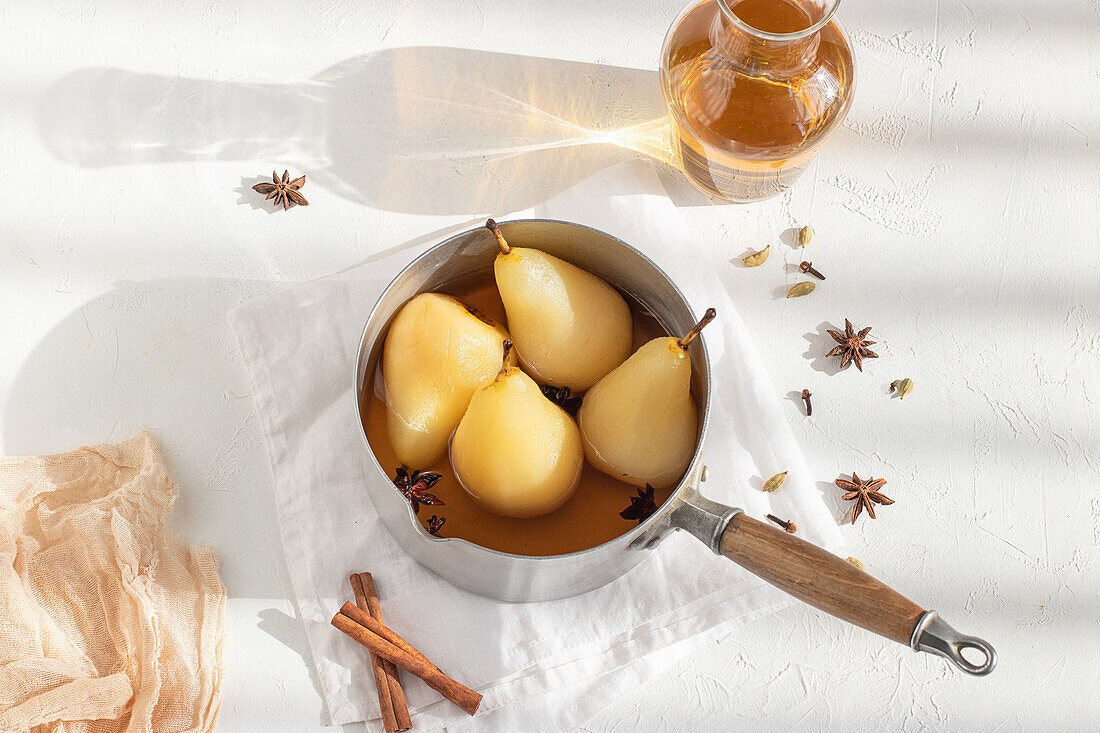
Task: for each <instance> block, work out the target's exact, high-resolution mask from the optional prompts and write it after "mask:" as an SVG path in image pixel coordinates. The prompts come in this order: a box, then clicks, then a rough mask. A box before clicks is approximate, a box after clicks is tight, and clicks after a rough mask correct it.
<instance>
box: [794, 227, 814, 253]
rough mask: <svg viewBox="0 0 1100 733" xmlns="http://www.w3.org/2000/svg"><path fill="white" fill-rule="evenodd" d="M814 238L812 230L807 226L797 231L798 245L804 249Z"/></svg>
mask: <svg viewBox="0 0 1100 733" xmlns="http://www.w3.org/2000/svg"><path fill="white" fill-rule="evenodd" d="M813 238H814V230H813V229H811V228H810V226H809V225H808V224H807V225H806V226H804V227H802V228H801V229H799V230H798V243H799V244H801V245H802V246H803V247H805V246H806V245H807V244H809V243H810V240H811V239H813Z"/></svg>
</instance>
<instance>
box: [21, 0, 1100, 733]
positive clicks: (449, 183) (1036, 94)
mask: <svg viewBox="0 0 1100 733" xmlns="http://www.w3.org/2000/svg"><path fill="white" fill-rule="evenodd" d="M678 5H679V2H675V1H673V2H670V1H668V0H664V1H662V2H655V1H654V0H642V1H641V2H639V1H638V0H633V1H627V0H610V1H609V2H604V3H591V2H577V1H573V0H570V1H569V2H558V3H533V2H528V3H516V2H507V1H505V0H483V1H482V2H467V1H465V0H460V1H458V2H452V3H447V4H442V3H411V2H403V3H382V2H373V3H370V2H360V3H352V2H347V3H337V2H311V3H293V2H263V3H260V2H240V3H221V4H219V3H214V2H207V3H190V4H188V3H180V2H150V3H142V4H137V3H126V2H121V1H119V2H115V3H90V2H67V3H66V2H53V1H46V2H41V3H30V2H22V3H18V2H0V26H2V27H3V28H4V30H5V43H4V44H3V46H2V47H0V59H2V64H0V68H3V70H4V71H3V74H2V76H0V159H2V160H3V170H2V172H0V200H2V201H3V206H2V211H3V214H2V219H0V221H2V223H3V231H2V236H0V308H2V310H0V313H2V314H3V315H2V317H0V343H2V346H3V348H2V349H0V416H2V417H0V420H2V432H0V449H2V452H3V453H6V454H22V453H45V452H53V451H60V450H64V449H69V448H72V447H75V446H78V445H80V444H84V443H93V442H99V441H108V440H116V439H119V438H122V437H124V436H125V435H127V434H129V433H131V432H132V431H134V430H136V429H138V428H140V427H149V428H151V429H153V430H154V431H155V433H156V435H157V437H158V439H159V440H160V441H161V443H162V446H163V448H164V451H165V455H166V458H167V460H168V463H169V467H170V469H171V471H172V474H173V476H174V477H175V479H176V480H177V481H178V483H179V484H180V486H181V492H182V493H181V497H180V500H179V502H178V504H177V508H176V513H175V516H174V526H175V529H176V530H177V531H178V532H180V533H181V534H182V535H183V536H185V537H186V538H188V539H189V540H191V541H194V542H200V543H208V544H210V545H212V546H213V547H214V548H215V550H216V551H217V552H218V554H219V556H220V558H221V567H222V573H223V578H224V580H225V582H226V585H227V586H228V589H229V593H230V601H229V608H230V615H231V629H230V634H231V638H230V646H229V650H228V660H227V663H228V674H227V688H226V694H225V699H224V702H223V706H222V718H221V723H220V728H219V729H220V730H222V731H228V732H233V731H253V730H265V731H304V730H314V729H320V728H321V727H322V726H323V725H324V720H325V715H324V712H323V710H322V706H321V702H320V698H319V697H318V694H317V692H316V688H315V685H314V682H313V680H311V678H310V673H309V671H308V666H307V661H306V659H305V657H304V655H306V654H307V651H306V649H305V641H304V637H303V635H302V633H301V631H300V629H299V627H298V625H297V622H296V620H295V619H294V611H293V607H292V605H291V603H290V602H288V601H287V583H286V580H285V569H284V563H283V560H282V555H281V550H280V548H279V545H278V540H277V537H276V532H275V528H274V525H273V516H272V513H271V509H270V503H271V502H270V490H271V489H270V481H271V478H270V475H269V470H268V468H267V465H266V457H265V455H264V452H263V447H262V445H261V443H260V439H259V435H258V431H257V425H256V420H255V418H254V417H253V415H252V413H251V410H252V407H251V403H250V400H249V395H248V388H247V385H246V382H245V379H244V376H243V372H242V371H241V369H240V367H239V365H238V361H237V359H238V357H237V354H236V347H235V344H234V342H233V338H232V335H231V334H230V332H229V330H228V327H227V325H226V320H225V314H226V311H227V310H228V309H229V308H231V307H233V306H234V305H236V304H238V303H241V302H243V301H244V300H246V299H249V298H252V297H254V296H256V295H260V294H263V293H267V292H272V291H274V290H277V289H278V288H280V287H282V286H283V284H284V283H287V282H293V281H300V280H304V279H309V278H315V277H320V276H323V275H326V274H328V273H331V272H333V271H336V270H340V269H343V268H346V267H349V266H352V265H354V264H356V263H359V262H361V261H363V260H365V259H367V258H369V257H371V256H372V255H373V254H375V253H377V252H379V251H383V250H387V249H389V248H392V247H395V246H398V245H400V244H402V243H405V242H408V241H410V240H417V241H428V240H431V239H435V238H438V237H439V236H441V235H444V234H447V233H450V232H453V231H457V230H458V229H460V228H464V227H466V226H468V225H469V224H471V223H472V222H475V221H480V220H481V219H483V218H484V217H485V215H487V214H499V213H500V212H504V211H508V210H512V209H515V208H519V207H522V206H526V205H529V204H532V203H535V202H537V201H540V200H543V199H545V198H546V197H548V196H549V195H551V194H553V193H555V192H557V191H559V190H562V189H564V188H565V187H568V186H569V185H570V184H571V183H573V182H575V181H576V180H579V179H580V178H582V177H583V176H584V175H586V174H588V173H591V172H594V171H596V170H599V169H601V168H604V167H606V166H608V165H611V164H613V163H615V162H618V161H620V160H625V159H627V158H629V157H630V155H631V154H629V153H627V152H626V151H622V150H619V149H617V148H613V147H610V146H608V145H585V144H582V143H585V142H591V136H590V135H586V131H585V128H587V127H595V126H596V125H597V124H598V123H601V122H602V123H607V122H608V121H610V123H611V124H612V126H616V127H623V126H627V125H630V124H634V123H637V122H642V121H644V120H646V119H649V118H651V117H654V116H656V115H657V114H659V110H660V98H659V94H658V92H657V82H656V77H655V74H654V73H653V71H652V69H654V68H655V66H656V60H657V54H658V50H659V47H660V44H661V40H662V38H663V35H664V32H665V30H666V28H667V26H668V25H669V23H670V22H671V21H672V19H673V18H674V16H675V15H676V13H677V11H678V10H679V8H678ZM417 6H419V7H417ZM433 6H434V9H430V8H432V7H433ZM840 17H841V20H842V22H843V23H844V25H845V27H846V28H847V30H848V31H849V33H850V34H851V37H852V39H853V43H854V47H855V52H856V55H857V65H858V70H857V71H858V77H859V81H858V89H857V96H856V101H855V104H854V106H853V108H852V111H851V115H850V117H849V120H848V122H847V124H846V127H845V129H844V130H843V131H842V132H840V133H839V134H838V135H837V136H836V137H835V138H834V140H833V141H832V142H831V144H830V145H829V146H828V147H827V149H826V151H825V153H824V154H823V155H822V157H821V158H820V159H819V161H818V163H816V164H815V165H814V166H813V167H812V168H811V169H810V171H809V172H808V173H807V175H806V176H805V178H804V179H803V181H802V182H801V183H800V184H799V185H798V186H797V187H796V189H795V190H794V191H793V193H792V194H791V195H789V196H787V197H784V198H783V199H780V200H775V201H770V202H766V203H763V204H757V205H752V206H742V207H732V206H726V207H706V206H698V205H696V203H697V202H695V201H694V199H693V197H691V196H690V195H688V194H687V193H685V192H683V191H679V192H677V189H676V187H675V186H674V185H673V186H672V188H673V195H674V198H675V199H676V200H678V201H679V202H681V203H683V205H684V212H685V215H686V217H687V220H688V221H689V222H690V225H691V227H692V230H693V232H694V233H695V234H696V235H697V236H698V237H699V238H700V239H701V240H702V241H704V242H706V243H707V245H708V246H709V248H710V251H711V252H712V255H713V262H712V263H710V264H711V265H712V266H714V267H716V268H718V270H719V271H720V272H721V274H722V276H723V278H724V280H725V281H726V282H727V284H728V286H729V287H730V289H731V292H732V293H733V294H734V297H735V300H736V301H737V303H738V306H739V308H740V311H741V315H742V317H743V318H744V320H745V322H746V323H747V325H748V327H749V329H750V331H751V332H752V333H753V334H754V336H755V338H756V339H757V340H758V344H759V346H760V348H761V351H762V353H763V357H764V360H765V363H766V364H767V365H768V366H769V368H770V369H771V371H772V374H773V378H774V383H775V386H776V389H777V390H780V391H781V392H782V393H784V394H786V395H787V396H788V397H789V402H788V404H789V418H790V421H791V423H792V425H793V426H794V429H795V432H796V435H797V437H798V438H799V440H800V441H801V444H802V446H803V449H804V451H805V453H806V456H807V459H808V462H809V464H810V466H811V467H812V468H814V469H815V470H816V472H817V473H818V474H819V476H820V480H821V484H820V485H821V487H822V489H823V491H825V493H826V494H827V496H829V497H830V499H829V500H830V501H831V502H832V504H831V506H832V507H833V509H834V510H835V513H836V515H837V517H838V521H840V520H841V519H842V516H841V515H842V512H843V511H844V510H845V509H846V506H842V505H841V504H842V503H841V502H839V501H836V500H835V499H836V496H837V493H838V492H836V491H835V489H832V488H830V486H831V484H830V483H829V482H831V481H832V479H834V478H836V477H837V476H838V475H839V474H841V473H849V472H851V471H853V470H854V471H856V472H858V473H860V474H873V475H875V476H880V475H881V476H885V477H886V478H887V479H888V480H889V483H888V485H887V487H886V491H887V493H888V494H889V495H890V496H892V497H893V498H895V499H896V500H897V504H895V505H894V506H891V507H886V508H884V509H883V510H882V511H881V512H880V514H879V517H880V518H879V520H878V521H874V522H872V521H863V520H861V521H860V522H859V523H857V524H856V526H854V527H848V526H845V527H844V528H843V532H844V534H845V536H846V537H847V539H848V541H849V543H850V550H849V551H850V552H851V554H853V555H855V556H857V557H859V558H861V559H862V560H863V561H864V563H866V565H867V567H868V569H869V570H870V571H871V572H872V573H874V574H876V575H878V576H879V577H881V578H883V579H885V580H886V581H887V582H889V583H891V584H893V585H895V586H896V587H898V588H899V589H900V590H902V591H904V592H906V593H907V594H909V595H911V597H913V598H914V599H916V600H918V601H920V602H923V603H925V604H928V605H931V606H933V607H935V608H937V609H939V610H940V611H941V612H942V613H943V615H945V616H946V617H947V618H948V619H949V620H950V621H951V622H952V623H953V624H954V625H955V626H956V627H958V628H959V629H960V630H961V631H964V632H971V633H975V634H979V635H981V636H984V637H986V638H988V639H989V640H991V641H992V642H993V643H994V644H995V645H996V646H997V647H998V650H999V652H1000V655H1001V659H1000V666H999V668H998V669H997V670H996V671H995V672H994V674H993V675H992V676H990V677H989V678H985V679H972V678H967V677H965V676H963V675H961V674H959V673H955V672H952V671H950V670H949V669H947V667H946V666H945V664H944V663H942V662H941V661H940V660H937V659H935V658H931V657H929V656H927V655H915V654H912V653H911V652H908V651H906V650H905V649H902V648H900V647H897V646H896V645H893V644H891V643H889V642H885V641H882V640H880V639H878V638H876V637H873V636H872V635H870V634H868V633H865V632H862V631H859V630H853V629H851V628H847V627H845V626H844V625H842V624H840V623H839V622H835V621H833V620H831V619H829V618H827V617H825V616H822V615H820V614H818V613H816V612H814V611H811V610H809V609H806V608H804V607H792V608H789V609H788V610H786V611H784V612H781V613H779V614H776V615H773V616H769V617H766V618H764V619H761V620H759V621H756V622H754V623H751V624H749V625H748V626H746V627H745V628H744V629H742V630H741V631H739V632H738V633H737V634H736V635H731V636H727V637H725V638H715V639H713V641H712V643H708V644H706V645H705V648H704V649H702V650H700V652H699V653H698V654H697V655H695V656H693V657H692V658H690V659H686V660H684V661H683V662H682V663H681V664H679V665H678V666H677V667H676V668H674V669H673V670H671V671H670V672H669V673H667V674H665V675H664V676H663V677H661V678H660V679H657V680H654V681H653V682H652V683H650V684H649V685H647V686H646V687H645V688H644V689H639V690H638V691H637V692H636V693H635V694H633V695H631V696H629V697H627V698H626V699H622V700H617V701H608V702H609V703H611V705H610V707H609V708H608V709H607V710H606V711H605V712H604V713H602V714H600V715H598V716H597V717H596V718H595V719H593V720H591V721H590V722H589V723H588V724H587V726H586V729H587V730H589V731H593V732H595V731H600V732H603V731H633V730H678V729H684V728H687V727H691V728H693V729H695V730H729V729H731V728H744V729H749V730H790V729H807V730H817V729H830V730H916V729H921V728H933V729H952V730H960V729H977V730H1000V731H1009V730H1040V729H1060V730H1079V729H1081V730H1085V729H1091V730H1095V729H1097V727H1100V696H1097V695H1096V694H1095V689H1096V688H1097V685H1100V667H1098V666H1097V660H1098V659H1100V591H1098V589H1100V562H1098V557H1097V556H1098V551H1097V546H1098V545H1100V435H1098V429H1097V422H1098V419H1097V418H1098V417H1100V414H1098V410H1097V404H1098V403H1100V395H1098V393H1097V385H1098V384H1100V285H1098V282H1100V281H1098V273H1100V235H1098V231H1100V230H1098V227H1097V219H1096V217H1097V208H1098V206H1097V204H1098V202H1100V184H1098V177H1100V155H1098V151H1100V45H1098V42H1097V38H1098V37H1100V6H1098V5H1097V2H1096V1H1095V0H1056V1H1054V2H1049V3H1036V2H1023V1H1022V0H997V1H994V0H968V1H967V2H963V1H962V0H937V1H936V2H918V1H917V0H906V1H905V2H902V3H885V2H875V1H873V0H846V1H845V3H844V6H843V7H842V9H841V13H840ZM479 104H494V105H497V106H498V108H500V109H510V110H513V111H514V114H513V115H510V116H509V115H504V116H503V120H504V121H503V122H501V121H500V120H501V119H502V116H501V115H496V116H494V119H495V120H497V121H496V122H494V123H493V124H491V125H490V124H486V123H485V122H484V121H483V118H482V117H481V116H480V115H479V114H478V111H477V110H478V107H477V105H479ZM608 110H610V111H608ZM561 140H567V141H569V142H568V143H567V144H566V146H565V147H562V145H561V143H560V141H561ZM272 167H277V168H278V169H279V170H280V171H282V169H283V168H290V169H291V171H292V173H297V172H304V173H306V174H307V175H308V176H309V183H308V185H307V187H306V189H305V190H304V193H305V194H306V195H307V196H308V198H309V199H310V202H311V206H310V207H309V208H308V209H300V210H292V211H290V212H288V213H283V212H282V211H279V212H278V213H272V211H271V210H270V209H267V208H264V207H261V206H260V204H259V202H258V200H257V197H256V196H255V195H253V194H252V193H251V192H250V191H249V190H248V188H249V186H251V185H252V184H253V183H255V182H256V181H258V180H259V177H260V176H262V175H263V174H264V173H265V172H266V171H269V170H270V169H271V168H272ZM669 180H670V181H671V182H672V183H673V184H674V180H673V178H671V177H670V178H669ZM805 222H810V223H812V225H813V226H814V228H815V229H816V230H817V232H818V235H817V237H816V238H815V240H814V242H813V244H812V245H811V246H810V249H809V250H808V257H810V258H811V259H812V260H813V261H814V264H815V266H817V267H818V268H819V269H820V270H822V271H824V272H825V273H826V275H827V276H828V281H827V283H826V284H825V285H824V286H822V287H821V288H819V289H818V291H817V292H816V293H814V294H813V295H812V296H811V297H808V298H803V299H800V300H794V301H786V300H784V299H783V298H782V294H783V293H784V292H785V290H786V288H787V287H788V286H789V285H790V284H792V283H793V282H795V281H796V278H795V276H794V275H793V274H791V272H790V270H792V269H793V268H792V267H790V265H797V262H798V261H799V259H800V257H799V254H798V253H796V252H795V251H794V250H793V249H792V248H790V247H787V246H784V247H781V248H779V250H778V252H776V253H775V254H773V257H772V260H773V261H772V262H769V263H768V267H767V268H761V270H746V269H744V268H742V267H740V265H739V260H740V257H741V256H743V255H744V254H745V253H746V252H747V251H748V250H749V249H750V248H752V249H755V248H758V247H759V246H761V245H762V244H764V243H767V242H776V241H777V239H779V238H789V237H790V233H791V232H790V228H791V227H792V226H794V225H796V224H802V223H805ZM786 241H789V239H787V240H786ZM776 254H778V255H779V258H781V259H782V260H783V261H785V262H786V263H788V266H787V267H786V270H787V271H786V272H784V268H782V267H780V265H779V263H778V262H776V259H777V257H776ZM845 317H849V318H851V319H852V320H853V322H854V323H855V324H856V325H857V326H864V325H873V326H874V332H873V334H874V336H877V337H878V340H879V341H880V344H881V348H879V349H878V350H879V353H880V354H881V356H882V358H880V359H878V360H876V361H872V362H869V363H868V365H867V368H866V370H865V372H864V373H862V374H860V373H858V372H855V371H853V370H851V369H849V370H846V371H845V372H842V373H839V374H838V373H835V369H834V367H833V365H832V362H831V360H826V359H825V358H824V357H823V354H824V352H825V351H826V350H827V348H828V346H829V338H828V336H827V335H825V333H824V329H825V328H826V326H827V324H832V326H837V325H843V320H844V318H845ZM905 376H909V377H912V378H913V379H914V381H915V383H916V389H915V391H914V393H913V395H912V396H911V397H910V398H908V399H906V400H905V402H904V403H902V402H899V401H898V400H896V399H890V397H889V395H888V393H887V387H888V385H889V383H890V382H891V381H892V380H894V379H898V378H901V377H905ZM803 387H809V388H810V389H811V391H812V392H813V393H814V403H815V411H814V415H813V417H812V418H805V417H803V416H802V413H801V410H800V406H801V402H800V401H799V400H797V399H796V398H795V396H794V395H795V393H796V392H797V391H799V390H801V389H802V388H803ZM349 728H358V727H357V726H349Z"/></svg>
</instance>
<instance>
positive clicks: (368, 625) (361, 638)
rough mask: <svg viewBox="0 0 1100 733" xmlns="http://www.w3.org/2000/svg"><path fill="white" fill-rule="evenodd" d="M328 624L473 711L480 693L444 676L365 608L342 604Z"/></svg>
mask: <svg viewBox="0 0 1100 733" xmlns="http://www.w3.org/2000/svg"><path fill="white" fill-rule="evenodd" d="M332 625H333V626H335V627H336V628H337V629H339V630H340V631H342V632H344V633H345V634H347V635H348V636H350V637H351V638H352V639H355V640H356V641H357V642H359V643H360V644H362V645H363V646H365V647H366V648H367V649H369V650H370V651H372V652H374V653H375V654H377V655H378V656H380V657H382V658H383V659H388V660H389V661H391V662H393V663H394V664H396V665H397V666H398V667H400V668H401V669H403V670H405V671H406V672H409V673H410V674H414V675H416V676H417V677H419V678H420V679H422V680H424V683H425V684H426V685H428V687H431V688H432V689H433V690H436V691H437V692H439V694H441V695H443V697H445V698H447V699H448V700H450V701H451V702H453V703H454V704H455V705H457V706H458V707H460V708H462V709H463V710H465V711H466V712H467V713H468V714H470V715H473V714H474V713H476V712H477V708H478V706H479V705H480V704H481V695H479V694H478V693H477V692H475V691H474V690H471V689H470V688H469V687H466V685H463V684H462V683H461V682H457V681H455V680H454V679H451V678H450V677H448V676H447V675H446V674H444V673H443V672H442V671H441V670H440V669H439V667H437V666H435V665H434V664H432V662H431V661H429V660H428V658H427V657H425V656H424V655H423V654H422V653H420V652H419V651H417V649H416V648H415V647H413V646H412V644H409V642H407V641H405V640H404V639H403V638H401V637H400V636H399V635H398V634H397V633H395V632H394V631H392V630H391V629H389V628H388V627H386V626H384V625H383V624H380V623H378V622H377V621H375V620H374V619H373V618H371V617H370V615H369V614H367V612H366V611H361V610H359V608H358V607H356V606H355V605H354V604H351V603H345V604H344V605H343V606H342V607H341V608H340V611H339V612H338V613H337V614H336V615H335V616H333V617H332Z"/></svg>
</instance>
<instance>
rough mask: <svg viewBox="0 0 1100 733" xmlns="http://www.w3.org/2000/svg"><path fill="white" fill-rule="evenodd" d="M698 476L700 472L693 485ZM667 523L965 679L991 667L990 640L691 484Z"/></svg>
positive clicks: (993, 657)
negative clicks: (975, 657)
mask: <svg viewBox="0 0 1100 733" xmlns="http://www.w3.org/2000/svg"><path fill="white" fill-rule="evenodd" d="M705 475H706V471H705V469H704V470H703V471H702V473H701V474H700V477H699V481H704V480H705ZM668 525H669V526H670V527H673V528H676V529H683V530H686V531H687V532H689V533H690V534H692V535H694V536H695V537H696V538H698V539H699V540H700V541H702V542H703V543H704V544H706V545H707V546H708V547H710V548H711V550H713V551H714V552H715V553H717V554H719V555H725V556H726V557H728V558H729V559H730V560H733V561H734V562H735V563H737V564H738V565H740V566H741V567H743V568H745V569H746V570H748V571H749V572H750V573H752V574H753V575H756V576H759V577H761V578H763V579H764V580H766V581H768V582H769V583H771V584H772V585H774V586H776V587H777V588H780V589H781V590H784V591H786V592H787V593H790V594H791V595H792V596H794V597H795V598H797V599H798V600H800V601H804V602H805V603H808V604H810V605H811V606H814V607H816V608H820V609H821V610H822V611H825V612H826V613H829V614H832V615H833V616H836V617H837V618H840V619H843V620H845V621H848V622H849V623H853V624H855V625H856V626H862V627H863V628H865V629H867V630H868V631H873V632H875V633H876V634H879V635H881V636H885V637H886V638H887V639H893V640H894V641H896V642H899V643H901V644H907V645H908V646H910V647H912V648H913V649H914V650H915V651H918V652H931V653H932V654H938V655H939V656H941V657H944V658H946V659H948V660H950V661H951V662H952V663H954V664H955V666H957V667H958V668H959V669H961V670H963V671H964V672H967V673H968V674H973V675H985V674H989V673H990V672H992V671H993V667H994V666H995V665H996V664H997V653H996V652H995V651H994V650H993V647H992V646H990V645H989V642H987V641H985V640H983V639H979V638H977V637H974V636H963V635H962V634H960V633H958V632H957V631H955V630H954V629H953V628H951V626H949V625H948V624H947V623H946V622H945V621H944V620H943V619H941V618H940V617H939V616H937V615H936V613H935V612H934V611H927V610H925V609H923V608H921V607H920V606H918V605H917V604H916V603H913V602H912V601H911V600H909V599H908V598H906V597H905V596H903V595H902V594H900V593H898V592H897V591H896V590H894V589H893V588H890V587H889V586H887V585H886V584H884V583H881V582H879V581H878V580H875V579H874V578H872V577H871V576H870V575H868V574H867V573H865V572H863V571H862V570H860V569H859V568H857V567H856V566H854V565H852V564H851V563H849V562H847V561H845V560H842V559H840V558H839V557H837V556H836V555H834V554H832V553H830V552H826V551H825V550H823V549H821V548H820V547H818V546H817V545H813V544H811V543H809V542H806V541H805V540H802V539H799V538H798V537H795V536H794V535H793V534H789V533H787V532H783V531H780V530H779V529H777V528H776V527H773V526H771V525H770V524H765V523H764V522H761V521H758V520H756V519H753V518H752V517H750V516H748V515H746V514H745V513H744V512H742V511H741V510H740V509H736V508H734V507H730V506H726V505H725V504H720V503H718V502H716V501H712V500H710V499H708V498H706V497H705V496H702V495H700V494H699V492H698V490H697V489H696V487H695V485H693V484H689V485H688V486H687V487H685V489H684V491H683V492H682V493H681V495H680V496H679V497H678V499H677V504H676V506H675V508H674V510H673V511H672V512H671V514H670V516H669V520H668ZM964 649H973V650H974V651H976V652H978V653H980V654H981V655H983V656H984V659H983V661H982V662H981V663H977V664H976V663H974V662H971V661H970V660H968V659H966V658H965V657H963V655H962V651H963V650H964Z"/></svg>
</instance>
